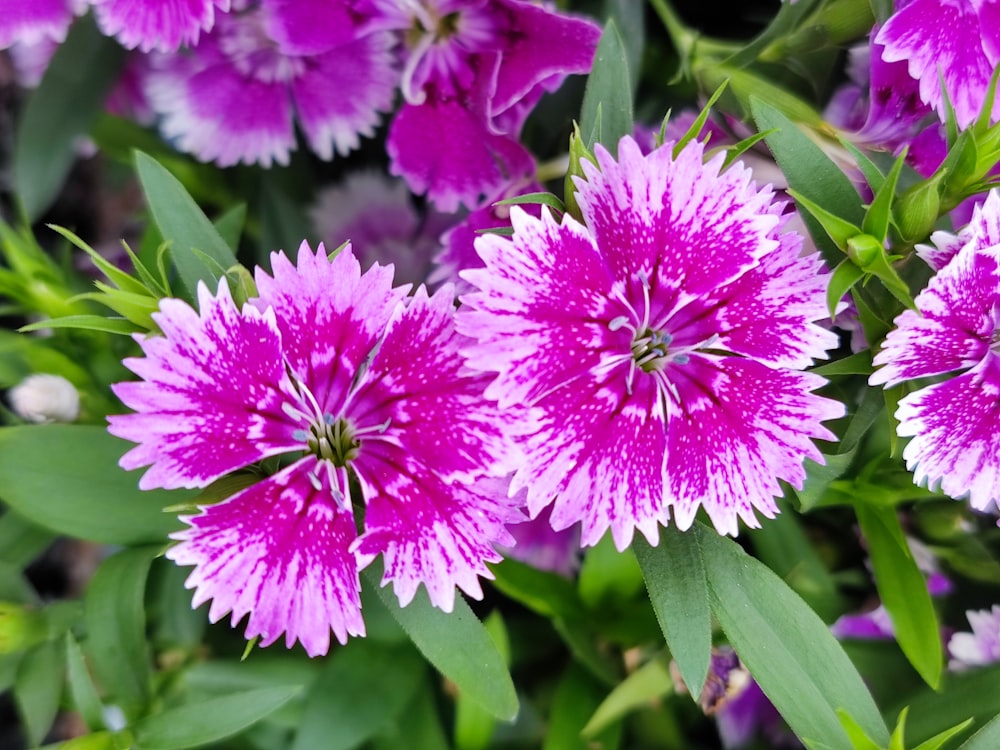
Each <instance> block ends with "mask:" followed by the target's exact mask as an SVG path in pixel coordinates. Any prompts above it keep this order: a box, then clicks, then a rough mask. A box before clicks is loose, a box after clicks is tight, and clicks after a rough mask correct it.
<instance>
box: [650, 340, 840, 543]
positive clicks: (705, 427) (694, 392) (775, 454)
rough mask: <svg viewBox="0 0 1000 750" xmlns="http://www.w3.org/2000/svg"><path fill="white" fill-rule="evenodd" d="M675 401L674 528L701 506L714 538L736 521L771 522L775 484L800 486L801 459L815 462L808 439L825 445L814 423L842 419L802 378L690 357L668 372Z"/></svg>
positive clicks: (814, 381) (807, 377) (670, 458)
mask: <svg viewBox="0 0 1000 750" xmlns="http://www.w3.org/2000/svg"><path fill="white" fill-rule="evenodd" d="M667 374H668V376H669V377H670V379H671V381H672V382H673V383H674V384H675V385H676V388H677V391H678V395H679V398H678V400H677V402H676V403H675V406H676V408H672V409H671V412H670V414H669V417H668V419H669V430H670V432H669V439H668V445H667V494H668V496H669V497H670V499H671V502H672V503H673V508H674V523H676V524H677V526H678V528H680V529H687V528H688V527H690V526H691V523H692V522H693V521H694V516H695V514H696V513H697V511H698V508H699V507H704V508H705V511H706V512H707V513H708V516H709V518H711V519H712V523H713V524H714V525H715V528H716V529H717V530H718V531H719V533H721V534H733V535H735V534H736V533H737V528H738V524H737V519H742V520H743V522H744V523H745V524H746V525H747V526H750V527H751V528H756V527H758V526H760V522H759V520H758V519H757V516H756V512H755V511H759V512H760V513H761V514H763V515H764V516H765V517H767V518H772V517H773V516H774V514H775V513H777V512H778V508H777V506H776V505H775V503H774V497H775V496H778V495H781V494H782V489H781V486H780V485H779V483H778V480H779V479H780V480H784V481H786V482H788V483H790V484H791V485H793V486H794V487H797V488H801V486H802V482H803V480H804V479H805V469H804V467H803V465H802V464H803V460H804V459H806V458H811V459H812V460H814V461H816V462H819V463H822V461H823V459H822V456H821V455H820V453H819V451H818V450H817V449H816V447H815V446H814V445H813V443H812V439H813V438H821V439H824V440H833V439H834V435H833V433H831V432H830V431H829V430H827V429H825V428H824V427H822V426H821V425H820V424H819V423H820V422H822V421H826V420H828V419H836V418H838V417H842V416H843V415H844V406H843V404H841V403H839V402H837V401H831V400H829V399H826V398H823V397H821V396H817V395H816V394H814V393H812V392H811V391H812V390H813V389H815V388H818V387H820V386H822V385H824V384H825V382H826V381H824V380H823V379H822V378H820V377H818V376H816V375H811V374H809V373H803V372H795V371H789V370H776V369H771V368H769V367H767V366H765V365H762V364H760V363H758V362H755V361H753V360H750V359H741V358H736V357H726V358H723V359H720V358H717V357H712V356H709V355H701V354H699V355H695V356H692V357H691V360H690V362H688V363H687V364H685V365H677V366H674V367H672V368H671V369H670V370H668V373H667Z"/></svg>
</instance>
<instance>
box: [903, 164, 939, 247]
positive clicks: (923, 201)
mask: <svg viewBox="0 0 1000 750" xmlns="http://www.w3.org/2000/svg"><path fill="white" fill-rule="evenodd" d="M943 177H944V173H943V172H941V173H939V174H937V175H935V176H934V177H933V178H931V179H930V180H927V181H925V182H918V183H917V184H916V185H914V186H913V187H911V188H910V189H909V190H907V191H906V192H905V193H903V195H902V196H900V199H899V204H898V209H897V210H896V221H897V225H898V227H899V233H900V235H902V237H903V239H904V240H906V241H907V242H922V241H923V240H926V239H927V238H928V237H929V236H930V233H931V231H932V230H933V229H934V225H935V224H936V223H937V220H938V214H939V212H940V211H941V191H940V183H941V179H942V178H943Z"/></svg>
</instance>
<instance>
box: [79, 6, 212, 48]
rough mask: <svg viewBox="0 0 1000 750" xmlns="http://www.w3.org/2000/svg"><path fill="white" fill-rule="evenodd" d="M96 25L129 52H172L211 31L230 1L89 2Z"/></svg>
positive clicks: (192, 42)
mask: <svg viewBox="0 0 1000 750" xmlns="http://www.w3.org/2000/svg"><path fill="white" fill-rule="evenodd" d="M90 2H91V4H92V5H93V6H94V14H95V15H96V16H97V23H98V25H99V26H100V27H101V31H103V32H104V33H105V34H107V35H108V36H113V37H116V38H117V39H118V41H119V42H121V43H122V45H123V46H125V47H128V48H129V49H135V48H136V47H138V48H139V49H140V50H142V51H143V52H150V51H152V50H160V51H161V52H172V51H174V50H176V49H178V48H179V47H181V46H184V45H193V44H195V43H197V41H198V37H199V36H200V35H201V33H202V32H205V31H209V30H211V28H212V26H213V24H214V23H215V13H216V10H219V11H227V10H229V2H230V0H154V2H150V0H90Z"/></svg>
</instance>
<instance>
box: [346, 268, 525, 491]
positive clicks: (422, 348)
mask: <svg viewBox="0 0 1000 750" xmlns="http://www.w3.org/2000/svg"><path fill="white" fill-rule="evenodd" d="M454 299H455V298H454V295H453V294H452V291H451V288H450V287H447V286H446V287H444V288H443V289H441V290H440V291H439V292H438V293H437V294H435V295H434V296H433V297H428V296H427V292H426V291H425V289H424V288H423V287H420V288H419V289H417V292H416V294H414V296H413V297H412V298H410V300H409V304H408V305H407V306H406V307H405V308H402V309H399V310H398V311H397V315H396V316H395V317H394V318H393V320H392V321H391V322H390V323H389V325H388V327H387V328H386V332H385V338H384V339H383V341H382V344H381V346H380V348H379V350H378V353H377V354H376V355H375V357H374V359H373V360H372V362H371V365H370V367H369V368H368V370H367V371H366V372H365V374H364V376H363V378H362V379H361V381H360V382H359V384H358V387H357V392H356V394H355V396H354V398H353V400H352V403H351V406H350V413H351V418H352V420H354V421H355V422H356V423H357V424H358V425H359V426H360V427H364V426H369V425H370V426H375V425H378V424H386V428H385V430H384V432H383V433H382V435H383V438H384V442H385V443H387V444H386V445H383V446H382V447H381V448H380V450H381V451H382V455H383V456H384V457H385V458H384V459H383V460H389V459H388V456H389V455H390V453H391V454H393V458H392V459H391V460H392V462H393V463H396V465H397V466H398V467H400V468H401V469H403V472H404V473H406V474H409V475H412V474H415V473H419V472H421V471H426V470H427V468H429V469H431V470H433V472H434V474H435V476H437V477H438V478H440V479H442V480H443V481H444V482H446V483H448V482H453V481H458V482H465V483H468V482H472V481H474V480H475V479H477V478H479V477H481V476H484V475H489V476H504V475H506V474H508V473H510V472H511V471H512V470H513V469H514V466H515V463H514V458H513V451H512V446H511V445H510V444H509V441H508V438H507V435H506V432H505V430H504V423H505V422H506V421H507V420H506V418H505V415H504V414H502V413H501V412H500V411H499V410H498V409H497V406H496V404H495V403H493V402H490V401H487V400H486V399H485V398H484V397H483V391H484V390H485V388H486V385H487V383H488V382H489V378H488V377H485V376H483V375H480V374H477V373H474V372H471V371H470V370H469V369H468V368H467V367H466V365H465V359H464V358H463V357H462V356H461V355H460V354H459V346H460V344H462V343H465V341H466V340H465V338H464V337H463V336H459V335H458V333H456V331H455V321H454V318H455V304H454ZM365 450H368V444H364V445H363V447H362V451H365ZM364 461H365V456H364V455H362V456H359V457H358V467H359V469H358V470H359V471H362V468H361V467H362V465H363V462H364ZM410 467H413V468H412V469H411V468H410Z"/></svg>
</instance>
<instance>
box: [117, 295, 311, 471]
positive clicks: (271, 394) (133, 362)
mask: <svg viewBox="0 0 1000 750" xmlns="http://www.w3.org/2000/svg"><path fill="white" fill-rule="evenodd" d="M198 299H199V306H200V308H201V314H200V315H199V314H198V313H196V312H195V311H194V310H192V309H191V307H189V306H188V305H187V303H185V302H182V301H180V300H175V299H166V300H163V301H162V302H161V303H160V312H159V313H154V315H153V318H154V320H155V321H156V323H157V324H158V325H159V326H160V329H161V330H162V331H163V336H162V337H161V336H146V337H141V338H139V343H140V345H141V346H142V349H143V351H144V353H145V355H146V356H145V358H142V359H139V358H131V359H126V360H125V366H126V367H128V368H129V369H130V370H132V371H133V372H134V373H136V374H137V375H139V376H140V377H141V378H143V381H141V382H129V383H118V384H116V385H114V386H112V389H113V390H114V392H115V394H116V395H117V396H118V397H119V398H120V399H121V400H122V401H123V402H124V404H125V405H126V406H128V407H130V408H132V409H135V410H136V412H137V413H136V414H123V415H118V416H112V417H109V419H108V421H109V423H110V426H109V428H108V429H109V431H110V432H111V433H112V434H113V435H117V436H118V437H121V438H125V439H126V440H131V441H133V442H135V443H138V444H139V445H138V446H136V447H135V448H133V449H132V450H130V451H129V452H128V453H126V454H125V455H124V456H123V457H122V459H121V465H122V467H123V468H125V469H135V468H138V467H140V466H147V465H150V469H149V470H148V471H147V472H146V473H145V475H143V477H142V479H140V480H139V486H140V487H142V488H143V489H152V488H154V487H166V488H171V489H172V488H176V487H204V486H205V485H207V484H208V483H209V482H211V481H213V480H215V479H217V478H218V477H220V476H222V475H223V474H226V473H228V472H230V471H233V470H235V469H240V468H243V467H245V466H248V465H249V464H251V463H253V462H255V461H259V460H261V459H262V458H266V457H268V456H274V455H277V454H279V453H284V452H286V451H288V450H294V449H297V448H299V447H300V442H301V441H296V440H295V438H294V437H293V434H294V431H295V430H296V429H297V427H298V425H297V424H296V423H295V422H294V421H293V420H292V419H290V418H289V417H288V416H287V415H286V414H285V413H284V412H283V411H282V407H283V405H284V404H285V403H286V401H291V402H292V403H294V402H295V399H294V397H292V396H291V395H289V396H286V395H285V394H291V393H292V385H291V383H290V381H289V380H288V376H287V374H286V372H285V366H284V362H283V360H282V356H281V337H280V334H279V333H278V329H277V326H276V325H275V322H274V317H273V316H272V315H269V314H263V315H262V314H260V313H258V312H257V311H255V310H251V309H247V310H246V311H244V313H243V314H241V313H240V312H239V311H238V310H237V309H236V305H235V304H234V303H233V300H232V297H231V296H230V294H229V287H228V286H227V284H226V282H225V280H222V281H220V283H219V291H218V294H217V295H216V296H215V297H213V296H211V294H210V293H209V292H208V290H207V289H206V288H205V286H204V285H200V286H199V289H198Z"/></svg>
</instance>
